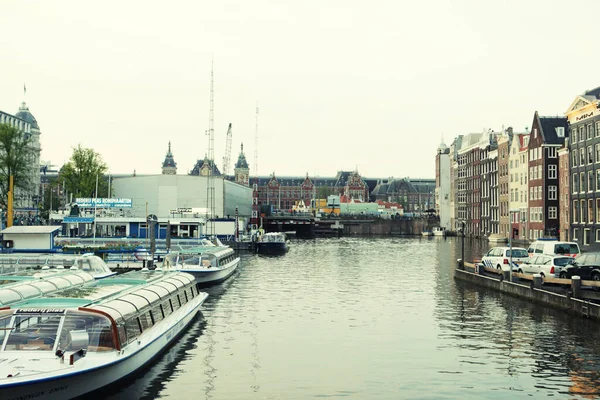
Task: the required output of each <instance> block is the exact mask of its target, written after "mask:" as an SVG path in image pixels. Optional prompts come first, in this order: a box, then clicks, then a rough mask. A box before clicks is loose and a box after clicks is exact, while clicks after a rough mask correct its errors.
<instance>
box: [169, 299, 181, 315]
mask: <svg viewBox="0 0 600 400" xmlns="http://www.w3.org/2000/svg"><path fill="white" fill-rule="evenodd" d="M171 307H172V308H173V312H175V311H177V310H179V308H180V307H181V303H180V302H179V296H173V297H172V298H171Z"/></svg>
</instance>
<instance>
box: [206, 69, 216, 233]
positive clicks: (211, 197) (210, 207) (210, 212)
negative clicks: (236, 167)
mask: <svg viewBox="0 0 600 400" xmlns="http://www.w3.org/2000/svg"><path fill="white" fill-rule="evenodd" d="M214 69H215V67H214V61H213V62H212V63H211V68H210V112H209V116H208V131H207V132H206V134H207V135H208V157H207V158H208V160H207V162H208V177H207V178H208V181H207V184H206V236H208V237H209V238H212V237H213V236H215V176H214V163H215V161H214V160H215V79H214Z"/></svg>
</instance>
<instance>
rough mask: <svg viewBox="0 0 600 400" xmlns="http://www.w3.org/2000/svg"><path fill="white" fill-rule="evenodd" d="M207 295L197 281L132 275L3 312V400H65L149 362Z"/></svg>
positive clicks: (0, 329) (172, 275) (0, 354)
mask: <svg viewBox="0 0 600 400" xmlns="http://www.w3.org/2000/svg"><path fill="white" fill-rule="evenodd" d="M207 296H208V295H207V294H206V293H203V292H199V291H198V289H197V288H196V285H195V282H194V277H193V276H192V275H190V274H186V273H179V272H165V271H143V272H128V273H125V274H122V275H120V276H116V277H110V278H106V279H103V280H98V281H95V282H93V283H92V284H89V285H84V286H81V287H77V288H72V289H67V290H63V291H60V292H56V293H53V294H50V295H47V296H44V297H43V298H35V299H29V300H26V301H22V302H18V303H15V304H13V305H12V306H11V308H9V309H2V310H0V335H1V336H2V337H3V341H2V346H1V348H0V398H2V399H6V400H8V399H24V398H38V397H39V398H44V399H65V398H73V397H77V396H82V395H85V394H88V393H91V392H95V391H97V390H98V389H101V388H104V387H106V386H108V385H111V384H113V383H114V382H116V381H118V380H121V379H122V378H124V377H126V376H128V375H130V374H132V373H134V372H135V371H137V370H139V369H140V368H142V367H143V366H144V365H146V364H147V363H149V362H150V361H151V360H152V359H153V358H155V357H156V356H157V355H158V354H159V353H160V352H161V351H162V350H164V349H165V348H166V347H167V346H168V345H169V344H170V343H171V342H173V340H175V339H176V338H177V337H178V336H179V335H180V334H181V333H182V332H183V331H184V330H185V328H186V327H187V326H188V325H189V323H190V322H191V321H192V319H193V318H194V317H195V316H196V315H197V313H198V311H199V310H200V307H201V305H202V303H203V302H204V300H205V299H206V297H207Z"/></svg>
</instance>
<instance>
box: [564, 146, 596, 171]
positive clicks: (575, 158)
mask: <svg viewBox="0 0 600 400" xmlns="http://www.w3.org/2000/svg"><path fill="white" fill-rule="evenodd" d="M598 150H600V145H596V151H598ZM571 158H572V159H573V167H576V166H577V153H576V152H573V153H572V154H571ZM596 159H598V157H596Z"/></svg>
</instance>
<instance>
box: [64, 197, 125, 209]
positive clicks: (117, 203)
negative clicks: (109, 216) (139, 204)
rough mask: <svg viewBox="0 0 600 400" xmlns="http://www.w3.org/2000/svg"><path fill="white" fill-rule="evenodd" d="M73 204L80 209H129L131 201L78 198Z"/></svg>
mask: <svg viewBox="0 0 600 400" xmlns="http://www.w3.org/2000/svg"><path fill="white" fill-rule="evenodd" d="M75 202H76V203H77V205H78V206H79V207H80V208H82V207H83V208H94V207H96V208H131V207H133V203H132V201H131V199H112V198H110V199H109V198H103V197H98V198H94V197H89V198H86V197H78V198H77V199H75Z"/></svg>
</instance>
